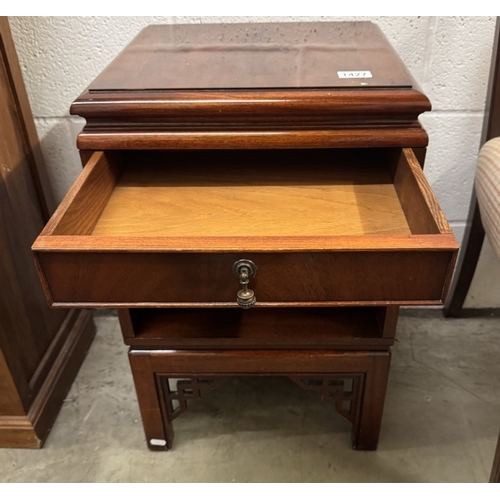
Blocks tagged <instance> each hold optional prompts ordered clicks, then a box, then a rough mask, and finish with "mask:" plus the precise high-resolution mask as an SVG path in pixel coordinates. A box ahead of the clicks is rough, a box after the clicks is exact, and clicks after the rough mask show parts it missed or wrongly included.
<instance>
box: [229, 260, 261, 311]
mask: <svg viewBox="0 0 500 500" xmlns="http://www.w3.org/2000/svg"><path fill="white" fill-rule="evenodd" d="M233 274H234V275H235V276H236V277H237V278H238V279H239V280H240V285H241V286H242V289H241V290H239V291H238V293H237V294H236V302H238V305H239V306H240V307H242V308H243V309H250V308H251V307H252V306H253V305H254V304H255V302H256V301H257V299H256V298H255V292H254V291H253V290H250V288H248V282H249V281H250V278H253V277H254V276H255V275H256V274H257V266H256V265H255V264H254V263H253V262H252V261H251V260H246V259H241V260H237V261H236V262H235V263H234V264H233Z"/></svg>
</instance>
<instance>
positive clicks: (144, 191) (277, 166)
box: [57, 150, 410, 237]
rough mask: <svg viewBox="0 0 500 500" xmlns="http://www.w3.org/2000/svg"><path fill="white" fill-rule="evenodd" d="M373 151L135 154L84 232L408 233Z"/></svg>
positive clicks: (178, 234) (229, 234) (176, 234)
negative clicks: (133, 159) (91, 223)
mask: <svg viewBox="0 0 500 500" xmlns="http://www.w3.org/2000/svg"><path fill="white" fill-rule="evenodd" d="M380 156H383V155H380V154H379V153H378V152H375V151H372V150H370V151H366V152H361V153H360V152H357V151H348V152H347V151H340V152H339V151H333V150H327V151H325V150H315V151H306V152H304V151H291V152H288V151H286V152H283V153H282V154H276V152H272V153H268V154H263V153H262V152H252V151H248V152H245V153H241V152H238V153H237V154H234V153H232V154H224V153H223V152H216V153H215V154H214V153H213V152H210V153H208V152H207V153H201V154H200V153H196V154H189V153H186V154H172V155H163V156H157V157H155V156H153V157H152V158H151V160H148V157H147V156H146V155H142V156H141V157H140V159H138V160H137V161H136V162H134V163H133V164H132V165H131V166H130V167H129V168H127V169H125V171H124V173H123V174H122V176H121V178H120V180H119V182H118V184H117V186H116V188H115V189H114V191H113V194H112V195H111V197H110V199H109V201H108V203H107V205H106V208H105V209H104V211H103V212H102V214H101V216H100V218H99V220H98V222H97V224H96V225H95V227H94V229H93V231H92V234H93V235H95V236H170V237H186V236H193V235H197V236H199V237H212V236H225V237H233V236H240V237H252V236H257V237H262V236H264V237H266V236H277V237H280V236H336V235H369V234H410V230H409V227H408V224H407V222H406V218H405V215H404V213H403V210H402V208H401V205H400V202H399V199H398V196H397V194H396V191H395V189H394V186H393V184H392V180H391V177H390V174H389V169H388V166H387V165H384V164H383V162H382V161H381V159H380ZM100 185H101V184H100ZM70 230H71V229H70ZM57 234H64V230H58V232H57Z"/></svg>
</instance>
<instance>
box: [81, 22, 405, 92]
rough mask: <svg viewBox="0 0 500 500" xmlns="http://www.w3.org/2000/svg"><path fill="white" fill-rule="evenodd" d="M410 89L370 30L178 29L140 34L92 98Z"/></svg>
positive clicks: (322, 26) (298, 26)
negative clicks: (205, 92)
mask: <svg viewBox="0 0 500 500" xmlns="http://www.w3.org/2000/svg"><path fill="white" fill-rule="evenodd" d="M214 70H215V71H214ZM412 85H413V83H412V80H411V77H410V75H409V74H408V72H407V71H406V69H405V66H404V65H403V63H402V61H401V60H400V59H399V57H398V55H397V54H396V53H395V51H394V50H393V49H392V47H391V46H390V44H389V43H388V42H387V40H386V39H385V37H384V35H383V34H382V32H381V31H380V29H379V28H378V26H376V25H375V24H373V23H371V22H337V23H322V22H315V23H250V24H208V25H206V24H205V25H199V24H196V25H175V24H173V25H156V26H149V27H147V28H145V29H144V30H142V31H141V32H140V33H139V35H137V37H136V38H135V39H134V40H133V41H132V42H131V43H130V44H129V45H128V46H127V47H126V48H125V49H124V50H123V52H122V53H121V54H120V55H119V56H118V57H117V58H116V59H115V60H114V61H113V62H112V63H111V64H110V65H109V66H108V68H106V70H105V71H104V72H103V73H101V75H99V77H98V78H97V79H96V80H94V82H93V83H92V84H91V85H90V87H89V90H90V92H99V91H111V90H114V91H130V90H132V91H134V90H140V91H144V90H167V89H185V90H189V89H198V90H199V89H212V90H213V89H252V88H255V89H293V88H302V89H308V88H310V89H314V88H353V87H376V88H392V87H404V88H411V87H412Z"/></svg>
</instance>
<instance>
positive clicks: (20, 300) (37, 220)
mask: <svg viewBox="0 0 500 500" xmlns="http://www.w3.org/2000/svg"><path fill="white" fill-rule="evenodd" d="M45 175H46V174H45V171H44V165H43V159H42V157H41V154H40V145H39V143H38V139H37V135H36V131H35V126H34V122H33V118H32V115H31V111H30V108H29V103H28V98H27V95H26V91H25V88H24V84H23V81H22V75H21V71H20V68H19V63H18V61H17V56H16V53H15V48H14V44H13V41H12V38H11V34H10V31H9V25H8V22H7V19H6V18H0V283H1V286H0V446H2V447H27V448H38V447H40V446H42V444H43V442H44V440H45V438H46V437H47V435H48V433H49V431H50V428H51V427H52V424H53V423H54V420H55V418H56V416H57V413H58V411H59V409H60V407H61V405H62V401H63V398H64V397H65V395H66V393H67V391H68V390H69V388H70V386H71V383H72V382H73V380H74V377H75V376H76V373H77V371H78V368H79V367H80V364H81V362H82V360H83V357H84V355H85V353H86V352H87V350H88V348H89V346H90V343H91V341H92V339H93V336H94V333H95V329H94V325H93V321H92V317H91V314H90V312H89V311H78V310H75V309H73V310H69V311H65V310H51V309H49V307H48V305H47V302H46V300H45V296H44V293H43V290H42V287H41V286H40V281H39V279H38V275H37V271H36V268H35V264H34V261H33V255H32V253H31V251H30V247H31V244H32V243H33V241H34V240H35V238H36V236H37V235H38V233H39V232H40V231H41V229H42V228H43V226H44V224H45V223H46V222H47V220H48V215H49V213H50V212H51V211H52V210H53V208H54V204H53V202H52V200H51V197H50V191H49V189H48V183H47V180H46V178H45Z"/></svg>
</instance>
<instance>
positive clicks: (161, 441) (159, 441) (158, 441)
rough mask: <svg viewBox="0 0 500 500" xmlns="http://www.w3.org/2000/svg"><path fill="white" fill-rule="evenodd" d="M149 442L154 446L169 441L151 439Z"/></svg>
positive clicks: (162, 444) (163, 444)
mask: <svg viewBox="0 0 500 500" xmlns="http://www.w3.org/2000/svg"><path fill="white" fill-rule="evenodd" d="M149 442H150V443H151V444H152V445H153V446H165V445H166V444H167V442H166V441H165V440H164V439H150V440H149Z"/></svg>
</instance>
